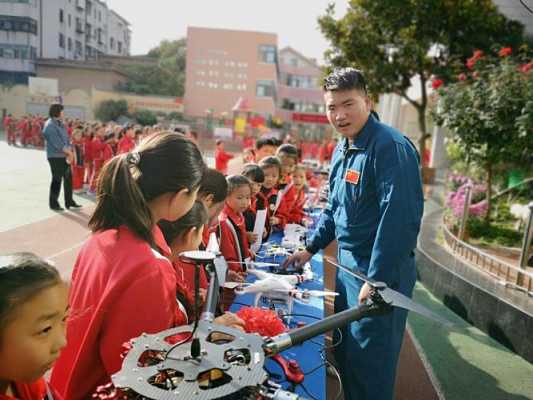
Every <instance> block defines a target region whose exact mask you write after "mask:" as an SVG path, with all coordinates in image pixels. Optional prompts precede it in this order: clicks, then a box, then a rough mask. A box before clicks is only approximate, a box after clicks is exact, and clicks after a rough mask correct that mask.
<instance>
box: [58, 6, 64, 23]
mask: <svg viewBox="0 0 533 400" xmlns="http://www.w3.org/2000/svg"><path fill="white" fill-rule="evenodd" d="M59 22H65V16H64V15H63V9H61V8H60V9H59Z"/></svg>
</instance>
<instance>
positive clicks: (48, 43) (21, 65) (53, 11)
mask: <svg viewBox="0 0 533 400" xmlns="http://www.w3.org/2000/svg"><path fill="white" fill-rule="evenodd" d="M130 38H131V31H130V26H129V23H128V21H126V20H125V19H124V18H122V17H121V16H120V15H118V14H117V13H116V12H115V11H113V10H111V9H109V8H108V6H107V4H106V3H105V2H103V1H101V0H0V82H1V81H5V80H12V81H15V82H19V83H24V82H25V81H27V77H28V76H29V75H32V74H34V71H35V67H34V60H35V59H36V58H46V59H67V60H87V59H90V58H97V57H98V56H100V55H113V56H128V55H129V54H130V40H131V39H130Z"/></svg>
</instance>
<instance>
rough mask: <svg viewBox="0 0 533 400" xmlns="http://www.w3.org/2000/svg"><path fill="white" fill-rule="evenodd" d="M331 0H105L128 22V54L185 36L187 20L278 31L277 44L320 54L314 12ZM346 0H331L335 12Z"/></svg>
mask: <svg viewBox="0 0 533 400" xmlns="http://www.w3.org/2000/svg"><path fill="white" fill-rule="evenodd" d="M330 2H332V0H150V1H146V2H144V1H132V0H107V4H108V6H109V7H110V8H111V9H113V10H115V11H116V12H117V13H119V14H120V15H122V16H123V17H124V18H126V19H127V20H128V21H129V22H130V23H131V28H132V32H133V35H132V36H133V37H132V46H131V53H132V54H144V53H146V52H147V51H148V50H149V49H150V48H152V47H154V46H156V45H157V44H158V43H159V42H160V41H161V40H162V39H176V38H180V37H183V36H185V33H186V30H187V26H189V25H191V26H201V27H211V28H225V29H242V30H257V31H264V32H273V33H277V34H278V43H279V45H280V48H281V47H284V46H291V47H293V48H295V49H296V50H298V51H300V52H301V53H302V54H304V55H305V56H307V57H311V58H316V59H318V60H319V61H322V60H323V54H324V51H325V50H326V48H327V47H328V43H327V41H326V40H325V39H324V37H323V36H322V34H321V33H320V31H319V29H318V24H317V17H318V16H319V15H322V14H324V11H325V10H326V7H327V5H328V3H330ZM347 4H348V0H335V6H336V10H337V16H339V15H343V14H344V12H345V11H346V7H347Z"/></svg>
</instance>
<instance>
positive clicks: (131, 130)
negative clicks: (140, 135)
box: [126, 128, 135, 139]
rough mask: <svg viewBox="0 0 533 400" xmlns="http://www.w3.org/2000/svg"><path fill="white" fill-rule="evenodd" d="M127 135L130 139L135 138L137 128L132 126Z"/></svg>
mask: <svg viewBox="0 0 533 400" xmlns="http://www.w3.org/2000/svg"><path fill="white" fill-rule="evenodd" d="M126 136H127V137H129V138H130V139H133V138H135V130H134V129H133V128H130V129H128V130H127V131H126Z"/></svg>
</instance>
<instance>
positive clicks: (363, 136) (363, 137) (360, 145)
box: [343, 114, 377, 150]
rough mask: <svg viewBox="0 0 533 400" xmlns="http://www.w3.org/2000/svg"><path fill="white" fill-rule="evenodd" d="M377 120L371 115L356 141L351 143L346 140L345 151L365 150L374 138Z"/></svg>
mask: <svg viewBox="0 0 533 400" xmlns="http://www.w3.org/2000/svg"><path fill="white" fill-rule="evenodd" d="M376 122H377V120H376V118H375V117H374V116H373V115H372V114H370V115H369V116H368V120H367V121H366V123H365V125H364V126H363V129H361V131H360V132H359V134H358V135H357V137H356V138H355V140H354V141H352V142H350V139H348V138H344V143H343V144H344V146H343V147H344V149H346V150H348V149H350V150H364V149H366V147H367V146H368V141H369V140H370V137H371V136H372V131H373V129H374V126H375V124H376Z"/></svg>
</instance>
